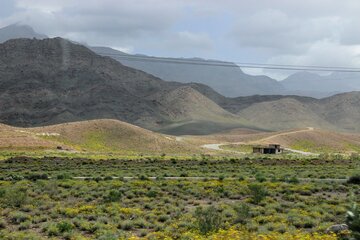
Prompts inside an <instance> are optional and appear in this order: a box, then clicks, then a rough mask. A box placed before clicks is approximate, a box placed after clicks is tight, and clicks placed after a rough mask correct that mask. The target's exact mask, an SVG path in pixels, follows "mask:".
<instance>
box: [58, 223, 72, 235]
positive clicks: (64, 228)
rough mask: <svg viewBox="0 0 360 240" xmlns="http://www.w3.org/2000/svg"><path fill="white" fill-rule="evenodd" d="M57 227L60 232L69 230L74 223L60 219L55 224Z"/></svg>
mask: <svg viewBox="0 0 360 240" xmlns="http://www.w3.org/2000/svg"><path fill="white" fill-rule="evenodd" d="M56 227H57V229H58V230H59V232H60V233H65V232H70V231H72V230H73V228H74V225H73V224H72V223H70V222H67V221H61V222H58V223H57V224H56Z"/></svg>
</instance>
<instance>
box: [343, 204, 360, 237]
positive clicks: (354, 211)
mask: <svg viewBox="0 0 360 240" xmlns="http://www.w3.org/2000/svg"><path fill="white" fill-rule="evenodd" d="M346 223H347V225H348V226H349V229H350V230H351V231H352V233H351V234H352V236H353V237H354V239H360V208H359V206H358V205H357V204H356V203H355V204H353V206H352V207H351V209H350V210H349V211H348V212H347V216H346Z"/></svg>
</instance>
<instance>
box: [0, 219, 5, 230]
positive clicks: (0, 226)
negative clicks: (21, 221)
mask: <svg viewBox="0 0 360 240" xmlns="http://www.w3.org/2000/svg"><path fill="white" fill-rule="evenodd" d="M4 228H6V221H5V220H4V219H2V218H0V230H1V229H4Z"/></svg>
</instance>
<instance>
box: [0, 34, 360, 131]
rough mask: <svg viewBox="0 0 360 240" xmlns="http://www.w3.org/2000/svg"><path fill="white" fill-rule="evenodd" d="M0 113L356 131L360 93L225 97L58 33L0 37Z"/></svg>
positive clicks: (20, 119) (35, 120)
mask: <svg viewBox="0 0 360 240" xmlns="http://www.w3.org/2000/svg"><path fill="white" fill-rule="evenodd" d="M0 102H1V103H2V104H1V105H0V120H1V122H3V123H6V124H9V125H16V126H40V125H49V124H55V123H64V122H73V121H79V120H91V119H103V118H112V119H118V120H121V121H126V122H129V123H132V124H136V125H139V126H142V127H145V128H147V129H152V130H156V131H162V132H169V133H174V134H191V133H196V134H207V133H210V132H217V131H221V130H226V129H231V128H238V127H248V128H253V129H264V130H281V129H291V128H299V127H321V128H328V129H333V130H342V131H360V127H358V126H357V125H356V123H357V122H359V120H360V108H359V106H360V93H359V92H352V93H345V94H338V95H335V96H333V97H328V98H324V99H320V100H319V99H315V98H310V97H300V96H291V95H289V96H281V95H272V96H259V95H255V96H249V97H237V98H227V97H224V96H222V95H220V94H219V93H217V92H216V91H214V90H213V89H211V88H210V87H208V86H206V85H203V84H197V83H190V84H183V83H177V82H169V81H164V80H161V79H159V78H156V77H154V76H152V75H150V74H147V73H145V72H142V71H140V70H136V69H133V68H130V67H126V66H124V65H122V64H120V63H119V62H118V61H115V60H113V59H112V58H110V57H102V56H99V55H97V54H95V53H94V52H92V51H90V50H89V49H88V48H86V47H84V46H82V45H79V44H74V43H72V42H69V41H67V40H64V39H61V38H55V39H44V40H35V39H32V40H30V39H16V40H9V41H7V42H5V43H3V44H0Z"/></svg>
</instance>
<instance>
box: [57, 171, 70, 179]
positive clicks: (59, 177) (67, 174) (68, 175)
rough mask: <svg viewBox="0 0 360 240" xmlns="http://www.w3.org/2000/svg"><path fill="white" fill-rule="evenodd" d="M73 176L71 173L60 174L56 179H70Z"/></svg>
mask: <svg viewBox="0 0 360 240" xmlns="http://www.w3.org/2000/svg"><path fill="white" fill-rule="evenodd" d="M70 178H71V176H70V174H69V173H60V174H58V175H57V176H56V179H59V180H64V179H70Z"/></svg>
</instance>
